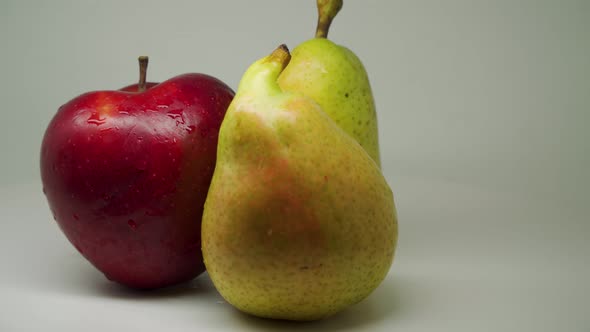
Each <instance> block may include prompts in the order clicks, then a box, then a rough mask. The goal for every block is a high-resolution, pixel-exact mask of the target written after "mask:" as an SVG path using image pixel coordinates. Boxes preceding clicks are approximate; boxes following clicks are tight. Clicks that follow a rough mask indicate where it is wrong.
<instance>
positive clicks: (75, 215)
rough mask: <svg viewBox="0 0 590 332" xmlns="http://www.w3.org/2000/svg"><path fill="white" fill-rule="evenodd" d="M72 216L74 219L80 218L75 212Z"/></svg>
mask: <svg viewBox="0 0 590 332" xmlns="http://www.w3.org/2000/svg"><path fill="white" fill-rule="evenodd" d="M72 217H74V220H80V217H79V216H78V215H77V214H75V213H74V214H73V215H72Z"/></svg>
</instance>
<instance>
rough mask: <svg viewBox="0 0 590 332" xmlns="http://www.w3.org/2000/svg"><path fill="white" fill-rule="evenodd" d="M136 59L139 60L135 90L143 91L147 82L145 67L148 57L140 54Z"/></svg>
mask: <svg viewBox="0 0 590 332" xmlns="http://www.w3.org/2000/svg"><path fill="white" fill-rule="evenodd" d="M137 61H138V62H139V83H138V84H137V91H139V92H144V91H145V89H146V83H147V67H148V62H149V59H148V57H147V56H145V55H142V56H140V57H139V58H137Z"/></svg>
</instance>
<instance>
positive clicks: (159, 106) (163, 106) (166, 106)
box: [156, 105, 168, 108]
mask: <svg viewBox="0 0 590 332" xmlns="http://www.w3.org/2000/svg"><path fill="white" fill-rule="evenodd" d="M156 107H157V108H168V105H158V106H156Z"/></svg>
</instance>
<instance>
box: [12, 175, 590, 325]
mask: <svg viewBox="0 0 590 332" xmlns="http://www.w3.org/2000/svg"><path fill="white" fill-rule="evenodd" d="M390 182H391V183H392V186H393V187H394V190H395V192H396V200H397V204H398V207H399V223H400V224H399V225H400V236H399V247H398V251H397V257H396V259H395V262H394V265H393V267H392V269H391V271H390V273H389V275H388V277H387V279H386V280H385V281H384V282H383V283H382V284H381V286H380V287H379V288H378V289H377V290H376V291H375V292H374V293H373V294H372V295H371V296H369V297H368V298H367V299H366V300H364V301H363V302H361V303H360V304H357V305H355V306H352V307H350V308H349V309H348V310H346V311H344V312H342V313H341V314H338V315H336V316H334V317H332V318H329V319H326V320H323V321H319V322H315V323H305V324H295V323H288V322H277V321H270V320H263V319H257V318H253V317H250V316H247V315H245V314H242V313H240V312H238V311H237V310H235V309H233V308H232V307H231V306H230V305H229V304H228V303H226V302H224V301H223V299H222V298H221V297H220V295H219V294H218V293H217V292H216V290H215V288H214V287H213V285H212V283H211V281H210V280H209V278H208V276H207V275H206V274H204V275H201V276H200V277H198V278H197V279H196V280H194V281H193V282H190V283H188V284H185V285H181V286H178V287H174V288H169V289H163V290H160V291H152V292H136V291H132V290H128V289H125V288H123V287H120V286H118V285H116V284H114V283H111V282H109V281H107V280H106V279H105V278H104V277H103V276H102V275H101V274H100V273H99V272H98V271H97V270H95V269H94V268H93V267H91V266H90V264H88V263H87V262H86V261H85V260H84V259H83V258H82V257H81V256H80V255H79V254H78V253H77V252H76V251H75V250H74V248H73V247H72V246H71V245H70V244H69V243H68V242H67V240H66V239H65V237H64V236H63V235H62V233H61V232H60V230H59V228H58V227H57V225H56V224H55V222H54V221H53V220H52V219H51V216H50V213H49V211H48V208H47V205H46V202H45V199H44V197H43V195H42V193H41V188H40V185H39V184H38V183H30V184H27V185H14V186H10V187H5V188H3V189H2V191H1V193H0V218H1V220H3V221H4V223H5V224H7V225H9V227H8V228H4V229H3V231H2V232H1V233H0V249H1V250H0V261H1V262H2V265H3V268H2V274H1V275H0V294H2V297H1V300H0V330H1V331H21V330H25V331H35V330H39V329H44V330H46V331H87V332H90V331H110V330H112V331H123V330H137V331H139V330H141V331H145V332H147V331H223V330H228V331H249V330H252V331H254V330H261V331H266V330H268V331H270V330H275V329H279V328H280V329H282V330H300V329H306V330H311V331H313V330H317V331H330V330H349V331H357V330H363V331H434V330H436V331H588V328H589V327H590V301H589V300H588V296H589V295H590V287H589V280H590V268H589V264H588V253H589V252H590V251H589V249H590V245H589V244H588V234H590V233H589V230H590V229H589V227H588V223H587V215H586V214H585V213H584V212H587V208H586V211H582V210H575V209H572V208H571V207H569V206H567V204H564V203H563V202H561V203H560V202H556V201H551V200H550V199H548V198H547V199H545V200H542V199H540V198H539V197H534V196H526V195H515V194H510V193H505V192H504V193H503V192H494V191H490V190H486V189H484V188H481V187H476V186H469V185H462V184H459V183H452V182H445V181H442V180H436V179H425V178H414V177H399V179H397V180H396V181H392V180H391V179H390ZM576 220H577V221H578V222H572V221H576ZM7 221H10V223H7ZM564 224H565V225H569V226H568V227H562V225H564Z"/></svg>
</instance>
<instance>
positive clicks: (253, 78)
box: [238, 44, 291, 95]
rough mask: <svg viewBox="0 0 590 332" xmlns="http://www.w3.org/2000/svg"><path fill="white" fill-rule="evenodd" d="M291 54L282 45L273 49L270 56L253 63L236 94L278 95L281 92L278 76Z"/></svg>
mask: <svg viewBox="0 0 590 332" xmlns="http://www.w3.org/2000/svg"><path fill="white" fill-rule="evenodd" d="M290 60H291V54H290V53H289V49H288V48H287V46H285V45H284V44H283V45H281V46H279V47H278V48H277V49H275V50H274V51H273V52H272V53H271V54H270V55H268V56H266V57H264V58H262V59H260V60H258V61H256V62H254V64H252V65H251V66H250V67H249V68H248V70H246V73H244V76H242V80H241V81H240V84H239V86H238V94H241V93H245V92H247V93H254V94H267V95H272V94H278V93H281V92H282V90H281V88H280V87H279V84H278V83H277V79H278V78H279V75H280V74H281V73H282V72H283V70H284V69H285V67H287V64H289V61H290Z"/></svg>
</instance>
